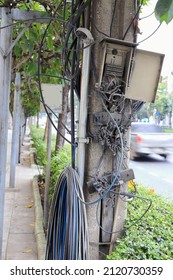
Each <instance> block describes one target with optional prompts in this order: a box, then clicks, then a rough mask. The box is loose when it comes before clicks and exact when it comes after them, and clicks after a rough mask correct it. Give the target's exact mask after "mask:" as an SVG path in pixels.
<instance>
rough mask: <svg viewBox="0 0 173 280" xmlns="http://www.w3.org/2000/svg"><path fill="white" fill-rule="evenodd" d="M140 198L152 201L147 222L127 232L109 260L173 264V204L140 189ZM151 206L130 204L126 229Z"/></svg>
mask: <svg viewBox="0 0 173 280" xmlns="http://www.w3.org/2000/svg"><path fill="white" fill-rule="evenodd" d="M138 192H139V193H138V195H139V196H143V197H146V198H151V199H152V206H151V208H150V210H149V211H148V212H147V214H146V215H145V216H144V218H143V219H142V220H141V221H140V222H138V223H136V224H135V225H134V226H132V227H131V228H129V229H128V230H126V232H125V235H124V237H123V238H122V239H118V240H117V242H116V247H115V251H114V252H112V254H110V255H109V256H108V257H107V258H108V259H109V260H129V259H131V260H172V259H173V221H172V217H173V204H172V203H171V202H168V201H165V200H164V199H162V198H161V197H160V196H158V195H156V194H154V193H153V192H154V191H153V190H147V189H145V188H144V187H141V186H140V187H139V186H138ZM146 207H147V205H146V202H145V201H141V200H138V199H135V200H134V201H133V202H132V203H128V209H127V210H128V215H127V220H126V225H125V226H126V227H128V226H130V225H131V224H132V223H133V222H134V221H135V220H136V219H138V218H139V217H140V215H142V213H143V212H144V209H146Z"/></svg>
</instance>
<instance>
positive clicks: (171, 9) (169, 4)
mask: <svg viewBox="0 0 173 280" xmlns="http://www.w3.org/2000/svg"><path fill="white" fill-rule="evenodd" d="M155 16H156V18H157V19H158V20H159V21H160V22H161V23H162V22H163V21H165V22H166V23H167V24H168V23H169V22H170V21H171V20H172V19H173V0H167V1H165V0H158V2H157V4H156V7H155Z"/></svg>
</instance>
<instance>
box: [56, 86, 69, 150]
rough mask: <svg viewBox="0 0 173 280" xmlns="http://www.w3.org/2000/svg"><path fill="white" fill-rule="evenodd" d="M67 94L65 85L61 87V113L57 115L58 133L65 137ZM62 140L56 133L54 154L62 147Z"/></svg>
mask: <svg viewBox="0 0 173 280" xmlns="http://www.w3.org/2000/svg"><path fill="white" fill-rule="evenodd" d="M68 92H69V86H68V85H65V86H64V87H63V95H62V113H60V114H59V118H58V131H60V133H61V134H62V135H63V136H64V137H65V125H66V121H67V110H68ZM64 142H65V141H64V138H63V137H62V136H61V135H60V134H59V133H58V132H57V136H56V144H55V153H57V152H58V150H59V149H61V148H63V146H64Z"/></svg>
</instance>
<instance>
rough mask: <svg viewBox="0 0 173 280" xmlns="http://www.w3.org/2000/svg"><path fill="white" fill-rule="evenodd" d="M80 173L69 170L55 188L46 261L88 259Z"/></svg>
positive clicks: (62, 175)
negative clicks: (80, 198)
mask: <svg viewBox="0 0 173 280" xmlns="http://www.w3.org/2000/svg"><path fill="white" fill-rule="evenodd" d="M78 182H79V178H78V174H77V172H76V171H75V170H74V169H73V168H71V167H67V168H66V169H65V170H64V171H63V172H62V173H61V175H60V177H59V179H58V181H57V184H56V186H55V192H54V196H53V200H52V205H51V210H50V219H49V226H48V235H47V248H46V260H87V259H89V240H88V227H87V218H86V209H85V205H84V204H83V203H82V202H81V201H80V200H79V199H78V196H77V195H76V190H77V192H78V193H79V194H80V197H82V199H84V195H83V191H82V188H81V186H80V184H79V183H78Z"/></svg>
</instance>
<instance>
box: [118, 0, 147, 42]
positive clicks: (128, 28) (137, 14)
mask: <svg viewBox="0 0 173 280" xmlns="http://www.w3.org/2000/svg"><path fill="white" fill-rule="evenodd" d="M143 2H144V0H142V1H141V4H140V5H139V7H138V9H137V12H136V14H135V15H134V17H133V19H132V21H131V22H130V24H129V26H128V27H127V29H126V31H125V33H124V35H123V37H122V40H125V38H126V36H127V33H128V32H129V30H130V27H131V26H132V24H133V22H134V20H135V19H138V16H139V12H140V10H141V8H142V5H143Z"/></svg>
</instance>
